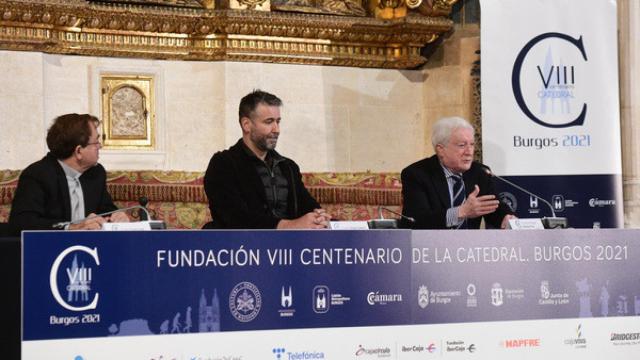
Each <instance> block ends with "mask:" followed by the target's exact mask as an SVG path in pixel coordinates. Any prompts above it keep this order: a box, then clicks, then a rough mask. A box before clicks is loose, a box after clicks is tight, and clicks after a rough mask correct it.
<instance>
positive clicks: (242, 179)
mask: <svg viewBox="0 0 640 360" xmlns="http://www.w3.org/2000/svg"><path fill="white" fill-rule="evenodd" d="M243 147H244V144H243V143H242V139H240V140H239V141H238V142H237V143H236V144H235V145H233V146H232V147H230V148H229V149H228V150H224V151H221V152H217V153H215V154H214V155H213V157H212V158H211V161H209V166H208V167H207V172H206V173H205V176H204V190H205V192H206V193H207V197H208V198H209V209H210V210H211V216H212V218H213V221H212V222H210V223H208V224H206V225H205V226H204V227H205V228H213V229H275V228H276V227H277V225H278V222H279V221H280V220H282V219H280V218H277V217H276V216H274V215H273V213H272V212H271V209H270V207H269V204H268V202H267V198H266V194H265V192H264V191H265V190H264V185H263V184H262V180H260V176H259V175H258V171H257V170H256V167H255V164H254V163H253V161H252V159H251V157H250V156H249V154H247V153H246V151H245V149H244V148H243ZM276 154H277V153H276ZM278 166H280V169H281V171H282V174H283V175H284V176H285V177H286V178H287V182H288V197H287V212H288V214H289V217H288V219H295V218H298V217H300V216H302V215H304V214H306V213H308V212H310V211H313V210H314V209H317V208H320V205H319V204H318V202H317V201H316V200H315V199H314V198H313V197H312V196H311V194H309V192H308V191H307V189H306V188H305V187H304V184H303V183H302V175H301V174H300V168H299V167H298V165H297V164H296V163H295V162H293V161H292V160H290V159H287V158H285V159H284V161H281V162H279V163H278Z"/></svg>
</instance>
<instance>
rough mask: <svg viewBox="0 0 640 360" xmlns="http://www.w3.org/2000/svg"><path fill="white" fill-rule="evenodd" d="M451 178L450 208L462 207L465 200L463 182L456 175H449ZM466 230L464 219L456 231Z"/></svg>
mask: <svg viewBox="0 0 640 360" xmlns="http://www.w3.org/2000/svg"><path fill="white" fill-rule="evenodd" d="M451 178H452V179H453V202H452V206H453V207H458V206H460V205H462V203H463V202H464V199H465V195H466V193H465V191H464V181H462V178H461V177H460V176H458V175H451ZM466 228H467V220H466V219H465V220H464V221H463V222H462V224H460V226H458V229H466Z"/></svg>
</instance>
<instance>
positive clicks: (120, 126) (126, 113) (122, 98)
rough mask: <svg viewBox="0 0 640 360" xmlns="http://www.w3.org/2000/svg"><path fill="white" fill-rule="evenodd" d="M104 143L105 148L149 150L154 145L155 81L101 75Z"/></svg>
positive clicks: (140, 77)
mask: <svg viewBox="0 0 640 360" xmlns="http://www.w3.org/2000/svg"><path fill="white" fill-rule="evenodd" d="M100 85H101V88H102V126H103V144H104V147H105V148H106V149H148V150H152V149H153V147H154V145H155V111H154V109H155V99H154V92H153V78H152V77H150V76H138V75H101V76H100Z"/></svg>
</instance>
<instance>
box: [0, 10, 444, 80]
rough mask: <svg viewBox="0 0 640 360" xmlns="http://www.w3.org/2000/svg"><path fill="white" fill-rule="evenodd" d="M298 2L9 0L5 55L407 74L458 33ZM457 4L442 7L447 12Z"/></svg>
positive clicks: (436, 23) (434, 20)
mask: <svg viewBox="0 0 640 360" xmlns="http://www.w3.org/2000/svg"><path fill="white" fill-rule="evenodd" d="M242 1H248V0H242ZM255 1H257V0H255ZM268 1H269V0H266V1H265V2H264V3H263V4H266V3H267V2H268ZM300 1H315V2H313V3H308V4H311V5H313V6H310V7H308V8H299V9H298V10H295V9H293V8H291V10H288V11H291V12H284V10H286V7H280V8H279V9H274V3H273V2H271V7H272V11H271V12H268V11H252V10H225V9H218V10H212V9H211V5H212V4H213V2H211V1H196V0H194V1H179V0H171V1H128V0H127V1H126V4H125V1H111V3H113V4H112V5H109V4H106V5H105V3H108V2H109V1H101V2H94V1H91V2H87V1H82V0H70V1H61V0H38V1H37V2H36V1H33V2H29V1H26V0H21V1H18V0H6V1H2V2H0V49H4V50H18V51H41V52H45V53H56V54H75V55H88V56H114V57H137V58H151V59H179V60H205V61H252V62H275V63H288V64H313V65H335V66H358V67H378V68H399V69H402V68H414V67H416V66H419V65H421V64H423V63H424V62H426V59H425V58H424V57H422V56H421V55H420V49H421V48H422V47H423V46H425V45H426V44H428V43H431V42H433V41H434V40H435V39H437V38H438V37H439V36H440V34H442V33H445V32H448V31H449V30H450V29H451V28H452V26H453V23H452V21H451V20H449V19H447V18H445V17H443V16H442V15H439V16H437V17H434V16H422V15H420V14H419V13H418V12H415V14H413V15H414V16H406V17H405V16H404V15H405V14H406V4H405V2H404V1H405V0H383V1H384V2H385V3H384V4H385V6H386V5H389V6H396V7H395V8H393V7H385V9H392V12H391V17H389V20H380V19H376V18H371V17H366V16H364V15H366V14H365V13H364V12H363V11H360V10H358V9H359V7H358V6H360V7H362V6H361V4H362V2H361V1H363V0H300ZM375 1H380V0H373V1H371V2H370V4H371V3H373V2H375ZM425 1H434V0H423V5H424V2H425ZM453 2H455V0H435V2H434V3H435V4H438V6H439V7H438V11H442V7H443V6H447V5H448V4H452V3H453ZM132 3H134V4H133V5H132ZM196 3H197V4H196ZM288 4H289V5H292V4H293V2H289V3H288ZM299 4H302V3H299ZM378 4H380V3H379V2H378V3H376V6H378ZM173 5H175V6H173ZM196 5H197V6H196ZM256 6H257V5H256ZM434 6H435V5H434ZM448 6H449V9H450V5H448ZM421 7H422V5H421V6H420V7H419V8H418V11H420V9H421ZM378 8H379V7H378ZM293 11H296V12H293ZM298 11H304V12H306V13H300V12H298ZM313 12H317V13H313ZM330 13H331V14H345V13H349V14H350V15H351V16H334V15H327V14H330ZM355 15H362V16H355Z"/></svg>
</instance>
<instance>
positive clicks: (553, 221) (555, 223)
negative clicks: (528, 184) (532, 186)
mask: <svg viewBox="0 0 640 360" xmlns="http://www.w3.org/2000/svg"><path fill="white" fill-rule="evenodd" d="M483 169H484V172H485V173H487V175H489V176H491V177H493V178H496V179H498V180H500V181H502V182H504V183H506V184H509V185H511V186H513V187H514V188H516V189H518V190H520V191H522V192H523V193H525V194H527V195H529V196H533V197H534V198H536V199H538V200H540V201H542V202H543V203H544V204H546V205H547V206H548V207H549V210H551V217H550V218H548V217H543V218H542V225H544V227H545V229H566V228H567V218H566V217H557V216H556V212H555V211H554V210H553V205H551V203H550V202H548V201H547V200H545V199H543V198H541V197H540V196H538V195H536V194H534V193H532V192H531V191H529V190H527V189H525V188H523V187H521V186H519V185H517V184H515V183H513V182H511V181H509V180H507V179H505V178H503V177H502V176H498V175H496V174H494V173H493V172H492V171H491V170H490V169H489V168H488V167H486V166H483Z"/></svg>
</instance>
